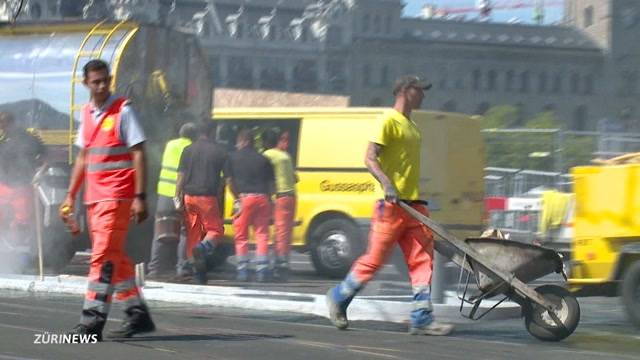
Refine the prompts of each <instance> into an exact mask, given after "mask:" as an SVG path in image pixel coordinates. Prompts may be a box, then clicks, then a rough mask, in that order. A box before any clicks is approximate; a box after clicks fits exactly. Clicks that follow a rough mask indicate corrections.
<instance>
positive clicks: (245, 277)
mask: <svg viewBox="0 0 640 360" xmlns="http://www.w3.org/2000/svg"><path fill="white" fill-rule="evenodd" d="M236 281H239V282H248V281H249V271H248V270H238V272H237V273H236Z"/></svg>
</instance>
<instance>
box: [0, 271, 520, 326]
mask: <svg viewBox="0 0 640 360" xmlns="http://www.w3.org/2000/svg"><path fill="white" fill-rule="evenodd" d="M86 284H87V278H86V277H82V276H71V275H59V276H47V277H45V278H44V280H43V281H40V280H39V279H38V277H36V276H23V275H4V277H2V278H0V289H7V290H17V291H26V292H32V293H63V294H76V295H82V294H84V292H85V289H86ZM144 297H145V299H147V300H150V301H163V302H172V303H186V304H194V305H208V306H215V307H228V308H238V309H249V310H264V311H286V312H295V313H300V314H310V315H316V316H321V317H326V316H327V307H326V304H325V296H324V294H322V295H317V294H302V293H291V292H282V291H264V290H252V289H247V288H240V287H226V286H209V285H206V286H202V285H188V284H173V283H163V282H154V281H148V282H146V284H145V287H144ZM494 304H495V302H492V301H487V302H486V304H484V303H483V306H481V307H480V310H479V312H482V311H483V310H486V309H488V308H490V307H492V306H493V305H494ZM411 308H412V307H411V302H410V301H388V300H378V299H375V296H373V297H372V296H369V297H365V298H356V299H354V301H353V303H352V305H351V306H350V307H349V319H350V320H367V321H387V322H397V323H402V322H406V321H407V319H408V314H409V312H410V311H411ZM458 309H459V301H458V300H457V299H456V298H448V302H447V303H446V304H434V311H435V314H436V317H437V318H439V319H441V320H446V321H449V322H455V323H464V322H468V320H467V319H465V318H463V317H462V316H460V314H459V311H458ZM519 316H520V307H519V306H518V305H517V304H514V303H509V302H505V303H503V304H501V305H500V306H498V307H497V308H496V309H494V310H493V311H492V312H490V313H489V314H488V315H487V316H486V317H485V318H486V319H493V320H496V319H509V318H517V317H519Z"/></svg>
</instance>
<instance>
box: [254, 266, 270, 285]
mask: <svg viewBox="0 0 640 360" xmlns="http://www.w3.org/2000/svg"><path fill="white" fill-rule="evenodd" d="M270 275H271V274H270V273H269V269H264V270H259V271H256V282H260V283H264V282H269V280H270V278H271V276H270Z"/></svg>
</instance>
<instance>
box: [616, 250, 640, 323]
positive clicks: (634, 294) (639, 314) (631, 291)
mask: <svg viewBox="0 0 640 360" xmlns="http://www.w3.org/2000/svg"><path fill="white" fill-rule="evenodd" d="M620 296H621V298H622V303H623V304H624V308H625V310H626V311H627V315H628V316H629V321H631V323H633V324H634V325H635V326H637V327H638V328H640V261H636V262H634V263H632V264H631V265H630V266H629V267H628V268H627V270H626V271H625V273H624V278H623V279H622V284H621V287H620Z"/></svg>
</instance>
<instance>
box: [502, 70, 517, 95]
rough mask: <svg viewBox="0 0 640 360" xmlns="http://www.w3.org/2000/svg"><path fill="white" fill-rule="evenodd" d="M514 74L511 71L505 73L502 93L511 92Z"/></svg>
mask: <svg viewBox="0 0 640 360" xmlns="http://www.w3.org/2000/svg"><path fill="white" fill-rule="evenodd" d="M515 77H516V74H515V72H514V71H513V70H509V71H507V73H506V74H505V78H504V91H513V82H514V81H515Z"/></svg>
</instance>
